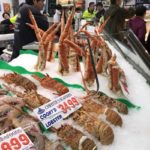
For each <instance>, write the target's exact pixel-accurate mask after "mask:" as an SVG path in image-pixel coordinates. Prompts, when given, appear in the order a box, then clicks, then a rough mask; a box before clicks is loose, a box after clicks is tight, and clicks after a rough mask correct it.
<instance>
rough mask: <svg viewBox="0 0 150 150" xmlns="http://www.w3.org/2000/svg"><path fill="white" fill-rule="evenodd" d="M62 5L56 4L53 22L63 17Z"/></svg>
mask: <svg viewBox="0 0 150 150" xmlns="http://www.w3.org/2000/svg"><path fill="white" fill-rule="evenodd" d="M61 13H62V6H61V5H60V4H58V5H56V10H55V14H54V16H53V22H54V23H58V22H60V19H61Z"/></svg>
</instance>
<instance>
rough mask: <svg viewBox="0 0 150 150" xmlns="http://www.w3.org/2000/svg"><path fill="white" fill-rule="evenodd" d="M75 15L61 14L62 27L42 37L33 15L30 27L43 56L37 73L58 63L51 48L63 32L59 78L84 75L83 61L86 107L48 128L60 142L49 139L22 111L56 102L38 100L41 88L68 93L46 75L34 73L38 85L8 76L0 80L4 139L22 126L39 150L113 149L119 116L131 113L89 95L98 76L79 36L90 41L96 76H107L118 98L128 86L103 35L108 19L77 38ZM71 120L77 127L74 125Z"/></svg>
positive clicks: (52, 28)
mask: <svg viewBox="0 0 150 150" xmlns="http://www.w3.org/2000/svg"><path fill="white" fill-rule="evenodd" d="M74 13H75V9H74V8H73V10H72V12H71V14H70V15H69V16H68V19H67V21H66V23H65V22H64V12H63V14H62V18H61V23H59V24H53V25H52V26H50V27H49V29H48V30H47V31H46V32H44V31H42V30H41V29H39V28H38V26H37V24H36V21H35V19H34V16H33V15H32V13H31V11H29V16H30V19H31V23H32V24H29V23H28V25H29V26H30V27H31V28H32V29H33V30H34V31H35V34H36V36H37V39H38V41H39V55H38V61H37V64H36V66H35V69H37V70H39V71H42V70H44V69H45V67H46V62H47V61H51V60H52V59H54V58H53V55H54V48H53V45H54V40H55V34H56V33H57V32H58V31H59V30H60V31H61V35H60V38H59V48H58V59H59V69H58V71H59V73H60V74H61V75H67V74H68V73H69V71H71V70H72V71H74V72H77V71H80V72H81V74H82V71H83V70H81V67H80V61H79V60H80V57H82V58H84V60H85V61H84V74H83V75H82V79H83V83H84V86H85V89H86V95H84V97H79V98H78V99H79V101H80V103H81V104H82V107H81V108H80V109H78V110H77V111H75V112H73V113H72V114H71V115H69V117H67V118H66V119H65V121H64V122H60V126H59V127H55V126H53V127H51V128H50V129H49V131H50V132H51V134H50V135H52V134H54V135H55V136H56V137H57V138H55V140H54V139H53V138H48V137H47V136H45V134H43V133H42V131H41V130H40V128H39V121H38V119H37V117H36V116H34V115H31V114H32V113H26V112H24V111H23V108H24V107H27V108H28V112H32V111H33V109H35V108H38V107H40V106H41V105H43V104H46V103H48V102H49V101H52V100H50V99H48V98H46V97H44V96H42V95H40V94H39V93H38V92H37V86H42V87H43V88H44V89H48V90H50V92H52V91H54V92H57V94H58V96H60V95H63V94H65V93H68V92H69V89H68V88H67V87H65V86H64V85H63V84H61V83H59V82H58V81H56V80H54V79H53V78H51V77H50V75H48V74H47V75H45V76H44V77H43V78H41V77H39V76H37V75H35V74H34V75H32V77H31V78H32V79H33V81H35V80H37V83H36V84H35V83H34V82H33V81H31V80H29V79H28V78H26V77H24V76H21V75H19V74H17V73H9V74H6V75H4V76H1V77H0V79H2V80H3V81H4V82H5V83H4V85H3V87H4V88H5V90H1V91H0V94H1V97H0V116H1V117H0V131H1V132H0V134H3V133H5V132H7V131H9V130H11V129H14V128H17V127H22V128H23V129H25V131H26V133H27V134H28V135H29V137H30V138H31V140H32V141H33V143H34V145H35V148H36V149H37V150H44V149H45V150H48V149H49V150H64V149H66V146H67V145H69V146H70V148H71V149H73V150H96V149H100V147H98V146H97V143H96V142H95V141H98V142H99V143H101V144H102V145H109V144H112V143H113V141H114V137H115V134H114V132H113V129H112V126H119V127H121V126H122V124H123V120H122V118H121V115H120V114H119V113H122V114H127V113H128V108H127V106H126V105H125V104H123V103H121V102H119V101H117V100H115V99H113V98H110V97H108V96H106V95H104V94H103V93H101V92H96V91H90V90H89V89H88V87H87V86H91V85H93V84H94V81H95V76H94V71H93V67H92V60H91V55H90V51H89V47H88V46H87V41H86V40H80V39H79V36H80V34H81V33H82V34H84V36H86V37H88V38H89V40H90V45H91V49H92V50H93V57H94V60H95V67H96V71H97V74H99V73H100V74H102V75H105V76H107V77H108V79H109V80H110V82H109V83H110V84H109V87H110V89H111V90H112V91H113V92H115V93H117V92H119V91H120V90H121V86H120V83H121V81H122V82H125V81H126V79H125V74H124V72H123V70H122V69H121V68H120V67H119V65H118V63H117V62H116V55H115V54H112V51H111V50H110V48H109V47H108V45H107V43H106V42H105V40H104V39H103V38H102V37H101V36H100V33H101V32H102V30H103V28H104V25H105V24H106V23H107V20H108V19H109V18H108V19H107V20H106V21H105V22H104V24H103V25H102V26H100V27H96V28H95V33H94V34H91V33H89V32H88V31H87V30H85V28H86V26H87V25H88V24H85V25H84V26H83V27H81V29H80V30H79V31H78V32H77V33H74V31H73V28H72V20H73V17H74ZM50 69H51V68H50ZM121 79H122V80H121ZM120 80H121V81H120ZM6 83H7V85H6ZM11 84H13V85H15V87H16V86H19V87H21V88H23V91H21V92H20V90H19V91H18V90H16V88H15V87H14V86H13V88H12V86H10V85H11ZM9 92H11V93H13V95H12V96H8V95H7V94H8V93H9ZM69 120H71V121H72V122H73V123H72V124H70V123H69ZM29 124H32V126H31V127H30V130H26V127H27V126H28V125H29ZM78 127H80V128H78Z"/></svg>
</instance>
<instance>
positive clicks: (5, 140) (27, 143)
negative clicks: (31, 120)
mask: <svg viewBox="0 0 150 150" xmlns="http://www.w3.org/2000/svg"><path fill="white" fill-rule="evenodd" d="M33 146H34V145H33V143H32V142H31V140H30V139H29V137H28V136H27V134H26V133H25V132H24V130H23V129H22V128H20V127H19V128H16V129H14V130H11V131H9V132H7V133H5V134H3V135H1V136H0V150H29V149H30V148H31V147H33Z"/></svg>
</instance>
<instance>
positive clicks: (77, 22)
mask: <svg viewBox="0 0 150 150" xmlns="http://www.w3.org/2000/svg"><path fill="white" fill-rule="evenodd" d="M81 18H82V11H81V8H80V7H77V8H76V10H75V15H74V19H75V27H74V28H75V31H78V30H79V27H80V21H81Z"/></svg>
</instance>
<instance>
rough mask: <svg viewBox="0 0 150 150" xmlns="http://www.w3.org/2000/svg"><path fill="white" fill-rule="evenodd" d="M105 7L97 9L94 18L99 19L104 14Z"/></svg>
mask: <svg viewBox="0 0 150 150" xmlns="http://www.w3.org/2000/svg"><path fill="white" fill-rule="evenodd" d="M104 13H105V9H102V10H101V11H98V12H97V13H96V20H97V21H99V19H100V18H101V17H102V16H103V15H104Z"/></svg>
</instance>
